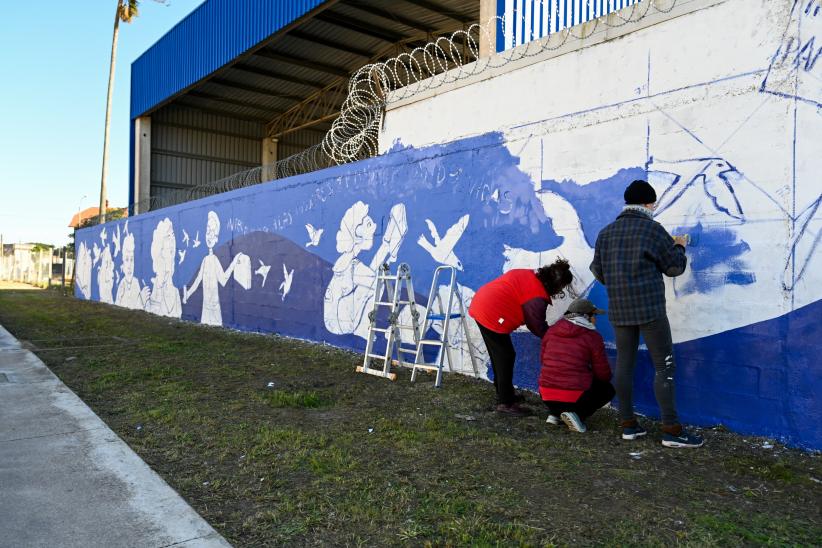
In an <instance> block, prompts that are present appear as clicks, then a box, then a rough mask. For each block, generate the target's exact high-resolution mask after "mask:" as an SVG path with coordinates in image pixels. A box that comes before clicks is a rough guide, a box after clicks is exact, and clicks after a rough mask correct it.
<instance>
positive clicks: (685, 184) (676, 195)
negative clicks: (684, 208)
mask: <svg viewBox="0 0 822 548" xmlns="http://www.w3.org/2000/svg"><path fill="white" fill-rule="evenodd" d="M646 169H647V170H648V172H649V174H650V173H652V174H653V175H654V178H655V179H656V178H663V179H666V183H667V184H668V186H667V188H665V190H664V191H663V192H662V194H661V195H660V196H659V198H658V199H657V204H656V210H655V212H654V214H655V216H659V215H661V214H662V213H663V212H665V211H666V210H667V209H668V208H670V207H671V206H673V205H674V204H675V203H676V202H678V201H679V200H680V199H681V198H682V197H683V195H685V193H686V192H688V191H689V190H691V189H699V188H700V187H701V190H702V191H703V192H704V194H705V195H706V196H707V197H708V199H709V200H710V203H711V204H712V205H713V207H714V209H715V210H716V211H718V212H720V213H723V214H725V215H727V216H728V217H731V218H733V219H737V220H740V221H744V220H745V211H744V209H743V207H742V204H741V203H740V201H739V197H738V195H737V191H736V189H735V188H734V185H733V184H732V183H731V181H730V180H729V175H730V174H731V173H736V174H739V171H738V170H737V169H736V168H735V167H734V166H733V165H731V163H730V162H728V161H727V160H725V159H724V158H721V157H719V156H714V157H705V158H688V159H683V160H675V161H666V160H659V159H656V158H654V157H651V158H650V159H649V160H648V162H647V164H646Z"/></svg>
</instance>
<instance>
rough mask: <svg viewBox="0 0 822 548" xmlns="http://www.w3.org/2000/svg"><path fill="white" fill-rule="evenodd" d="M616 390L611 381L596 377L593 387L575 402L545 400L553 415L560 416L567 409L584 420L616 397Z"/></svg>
mask: <svg viewBox="0 0 822 548" xmlns="http://www.w3.org/2000/svg"><path fill="white" fill-rule="evenodd" d="M614 394H616V391H615V390H614V387H613V386H611V383H609V382H605V381H600V380H598V379H594V382H593V383H592V384H591V388H589V389H588V390H586V391H585V392H583V393H582V395H581V396H580V397H579V399H578V400H577V401H575V402H567V401H544V402H543V403H545V405H546V406H547V407H548V411H550V412H551V414H552V415H556V416H557V417H558V416H560V415H561V414H562V413H565V412H566V411H573V412H574V413H576V414H577V415H579V418H581V419H582V420H585V419H587V418H588V417H590V416H591V415H593V414H594V413H595V412H596V410H597V409H599V408H600V407H602V406H603V405H605V404H606V403H608V402H609V401H611V400H612V399H614Z"/></svg>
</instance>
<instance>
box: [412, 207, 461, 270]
mask: <svg viewBox="0 0 822 548" xmlns="http://www.w3.org/2000/svg"><path fill="white" fill-rule="evenodd" d="M470 218H471V216H470V215H469V214H466V215H463V216H462V217H460V218H459V220H458V221H457V222H456V223H454V224H453V225H451V227H450V228H449V229H448V230H446V231H445V235H444V236H443V237H440V234H439V231H438V230H437V226H436V225H435V224H434V222H433V221H432V220H431V219H426V220H425V224H426V225H428V231H429V232H430V233H431V239H432V240H434V242H433V243H431V242H429V241H428V238H426V237H425V234H421V235H420V237H419V238H418V239H417V243H418V244H419V245H420V247H422V248H423V249H424V250H426V251H427V252H428V254H429V255H431V257H432V258H433V259H434V260H435V261H437V262H438V263H440V264H443V265H447V266H453V267H454V268H456V269H457V270H462V263H461V262H460V260H459V257H457V256H456V255H455V254H454V248H455V247H456V245H457V242H459V240H460V238H461V237H462V234H463V233H464V232H465V229H466V228H467V227H468V221H469V220H470Z"/></svg>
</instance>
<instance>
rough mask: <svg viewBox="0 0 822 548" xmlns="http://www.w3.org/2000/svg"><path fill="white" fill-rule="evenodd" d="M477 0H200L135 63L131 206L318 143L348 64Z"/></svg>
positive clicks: (154, 203) (401, 43)
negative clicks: (203, 0) (194, 7)
mask: <svg viewBox="0 0 822 548" xmlns="http://www.w3.org/2000/svg"><path fill="white" fill-rule="evenodd" d="M479 10H480V0H324V1H323V0H287V1H285V0H206V1H205V2H204V3H203V4H201V5H200V6H199V7H198V8H196V9H195V10H194V11H193V12H192V13H190V14H189V15H188V16H187V17H186V18H185V19H183V20H182V21H180V23H178V24H177V25H176V26H175V27H174V28H172V29H171V30H170V31H169V32H168V33H167V34H166V35H165V36H163V37H162V38H161V39H160V40H158V41H157V42H156V43H155V44H154V45H153V46H152V47H151V48H150V49H149V50H148V51H146V52H145V53H144V54H143V55H141V56H140V57H139V58H138V59H137V60H136V61H135V62H134V63H133V64H132V67H131V120H132V128H131V171H130V187H129V188H130V192H129V201H130V202H131V203H133V204H136V206H135V211H134V212H143V211H147V210H148V209H153V208H156V207H162V206H164V205H169V204H171V203H174V202H176V201H179V196H180V194H181V191H185V189H188V188H191V187H192V186H195V185H198V184H203V183H207V182H211V181H215V180H219V179H221V178H223V177H227V176H229V175H232V174H234V173H237V172H239V171H243V170H246V169H249V168H252V167H257V166H260V165H261V164H268V163H272V162H274V161H276V160H277V159H279V158H284V157H287V156H290V155H292V154H295V153H298V152H300V151H302V150H304V149H306V148H308V147H310V146H312V145H314V144H316V143H319V142H320V141H321V139H322V137H323V135H324V134H325V133H326V131H327V130H328V128H329V127H330V123H331V121H332V120H333V119H334V118H335V117H336V115H337V113H338V111H339V105H340V104H341V102H342V100H343V99H344V98H345V91H346V86H347V83H348V78H349V76H350V74H351V73H352V72H353V71H355V70H356V69H358V68H359V67H361V66H363V65H365V64H367V63H370V62H374V61H379V60H381V59H385V58H388V57H392V56H395V55H398V54H399V53H401V52H403V51H410V50H411V49H413V48H415V47H417V46H421V45H424V44H425V43H427V42H428V41H430V40H431V39H432V38H436V37H437V36H441V35H449V34H451V33H453V32H454V31H455V30H458V29H462V28H467V27H468V26H470V25H471V24H473V23H475V22H477V21H478V20H479Z"/></svg>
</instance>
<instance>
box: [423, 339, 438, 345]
mask: <svg viewBox="0 0 822 548" xmlns="http://www.w3.org/2000/svg"><path fill="white" fill-rule="evenodd" d="M420 344H429V345H432V346H442V341H437V340H434V339H420Z"/></svg>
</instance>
